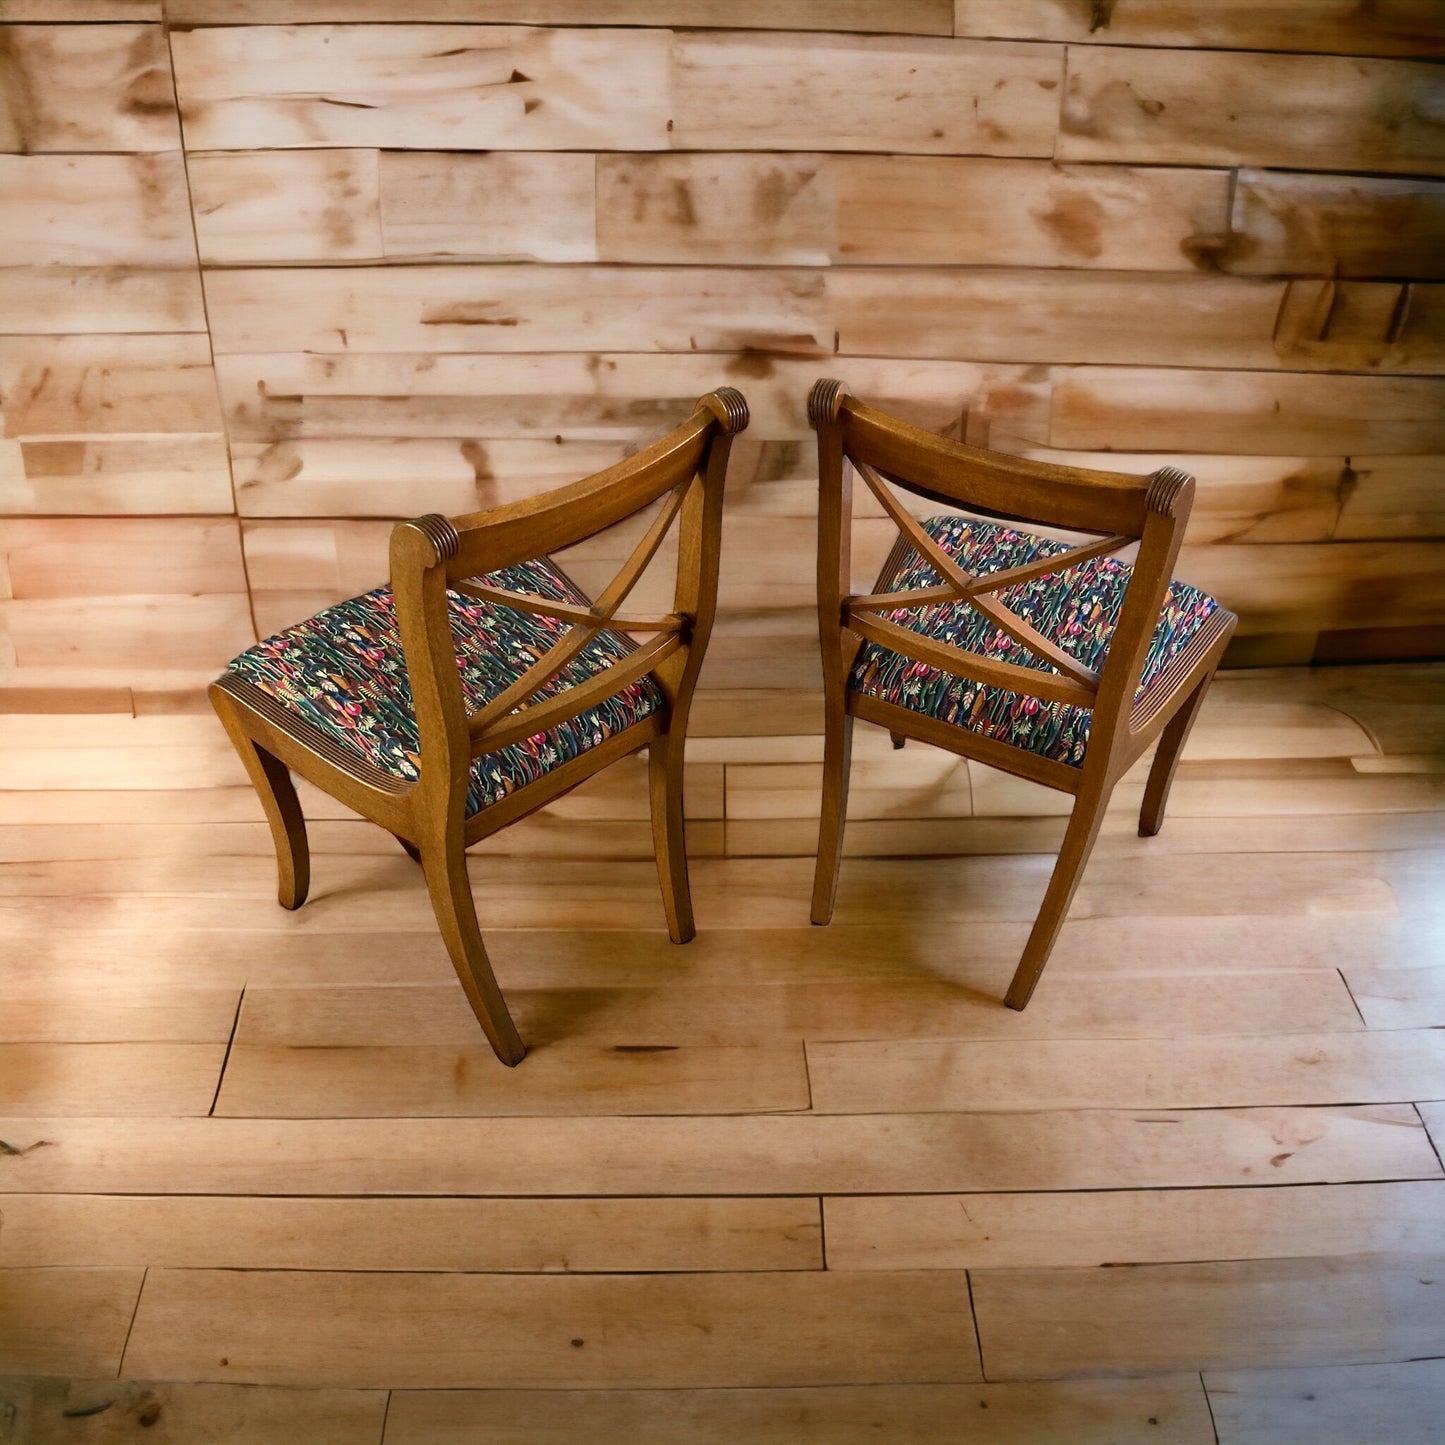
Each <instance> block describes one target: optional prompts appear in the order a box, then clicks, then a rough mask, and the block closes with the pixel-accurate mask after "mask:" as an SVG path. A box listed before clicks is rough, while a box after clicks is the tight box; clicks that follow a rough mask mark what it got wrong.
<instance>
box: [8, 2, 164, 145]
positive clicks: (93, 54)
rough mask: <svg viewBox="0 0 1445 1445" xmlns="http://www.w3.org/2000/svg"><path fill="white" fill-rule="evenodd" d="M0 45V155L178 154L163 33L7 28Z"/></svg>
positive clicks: (124, 28)
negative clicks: (0, 76)
mask: <svg viewBox="0 0 1445 1445" xmlns="http://www.w3.org/2000/svg"><path fill="white" fill-rule="evenodd" d="M5 18H6V19H7V20H9V19H11V18H12V7H7V8H6V14H5ZM13 18H15V19H21V18H23V17H21V16H18V15H16V16H14V17H13ZM34 18H36V19H41V18H44V19H50V18H55V19H90V18H92V17H90V16H85V15H82V16H68V17H66V16H54V17H52V16H50V15H46V16H43V17H42V16H36V17H34ZM94 18H97V19H100V18H110V17H100V16H97V17H94ZM155 18H157V19H158V18H159V17H158V16H157V17H155ZM0 40H3V49H0V55H3V60H4V65H5V74H6V80H7V84H6V93H5V100H4V103H3V107H0V151H19V152H23V153H25V154H33V153H35V152H37V151H174V150H178V149H179V148H180V143H181V137H180V130H179V127H178V126H177V124H176V104H175V96H174V94H173V92H172V90H171V68H170V60H169V57H168V55H167V52H166V38H165V32H164V31H163V30H162V29H161V27H160V26H159V25H7V26H6V27H5V30H4V32H3V35H0Z"/></svg>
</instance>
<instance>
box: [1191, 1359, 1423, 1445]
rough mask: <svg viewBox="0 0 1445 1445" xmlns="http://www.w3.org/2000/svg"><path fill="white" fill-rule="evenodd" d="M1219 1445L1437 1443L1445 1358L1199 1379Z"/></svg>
mask: <svg viewBox="0 0 1445 1445" xmlns="http://www.w3.org/2000/svg"><path fill="white" fill-rule="evenodd" d="M1204 1384H1205V1388H1206V1389H1207V1391H1208V1393H1209V1408H1210V1411H1211V1413H1212V1414H1213V1417H1214V1423H1215V1427H1216V1428H1217V1430H1218V1431H1219V1445H1359V1442H1361V1441H1367V1440H1380V1441H1389V1442H1390V1445H1438V1441H1439V1439H1440V1434H1441V1428H1440V1427H1441V1421H1442V1420H1445V1359H1435V1360H1412V1361H1410V1362H1409V1363H1407V1364H1398V1365H1333V1366H1328V1365H1327V1366H1323V1367H1306V1368H1302V1369H1294V1370H1229V1371H1225V1370H1220V1371H1210V1372H1209V1373H1207V1374H1206V1375H1205V1376H1204Z"/></svg>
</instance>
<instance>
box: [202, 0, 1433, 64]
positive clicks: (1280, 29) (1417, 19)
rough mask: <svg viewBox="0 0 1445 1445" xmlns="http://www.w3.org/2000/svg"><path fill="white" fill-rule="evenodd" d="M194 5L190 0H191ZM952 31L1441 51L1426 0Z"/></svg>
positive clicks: (1309, 0)
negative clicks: (1361, 6)
mask: <svg viewBox="0 0 1445 1445" xmlns="http://www.w3.org/2000/svg"><path fill="white" fill-rule="evenodd" d="M190 3H196V0H190ZM954 26H955V30H954V33H955V34H957V35H980V36H982V35H1004V36H1013V37H1015V38H1027V39H1031V40H1032V39H1039V40H1068V41H1088V42H1092V43H1095V44H1101V45H1112V44H1117V45H1170V46H1180V47H1191V46H1206V47H1217V48H1220V49H1224V50H1316V51H1325V52H1334V53H1336V54H1342V55H1440V54H1441V53H1442V51H1445V40H1442V37H1441V33H1440V26H1439V16H1438V14H1437V12H1436V10H1435V8H1434V5H1433V3H1432V0H1385V3H1383V4H1374V5H1371V6H1370V8H1369V9H1368V10H1361V9H1360V7H1359V6H1358V5H1354V4H1351V3H1349V0H1291V3H1290V4H1288V5H1287V6H1277V5H1260V4H1258V3H1256V0H1211V3H1210V5H1209V6H1208V7H1202V6H1201V7H1197V8H1190V9H1188V10H1183V9H1181V8H1180V7H1179V6H1178V5H1177V4H1175V3H1174V0H1114V3H1112V4H1111V5H1110V6H1109V8H1108V9H1107V11H1101V10H1099V9H1098V8H1096V7H1095V6H1094V5H1092V4H1091V3H1090V0H956V3H955V6H954Z"/></svg>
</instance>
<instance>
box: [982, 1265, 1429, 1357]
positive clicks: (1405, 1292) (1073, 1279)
mask: <svg viewBox="0 0 1445 1445" xmlns="http://www.w3.org/2000/svg"><path fill="white" fill-rule="evenodd" d="M1439 1275H1440V1269H1439V1254H1438V1252H1432V1253H1430V1254H1428V1255H1424V1256H1418V1257H1400V1256H1385V1257H1381V1256H1368V1255H1367V1256H1356V1257H1353V1258H1348V1259H1275V1260H1241V1261H1227V1262H1223V1263H1217V1264H1155V1265H1141V1266H1139V1267H1138V1268H1136V1269H1065V1270H979V1271H976V1272H974V1273H973V1274H972V1275H971V1276H970V1278H971V1279H972V1281H973V1301H974V1307H975V1309H976V1310H977V1314H978V1328H979V1337H980V1340H981V1341H982V1345H983V1359H984V1368H985V1370H986V1371H987V1372H988V1374H990V1375H996V1376H998V1377H999V1378H1000V1379H1017V1378H1027V1379H1039V1378H1050V1377H1057V1376H1061V1375H1072V1374H1115V1373H1121V1372H1122V1370H1121V1366H1124V1368H1128V1369H1139V1368H1145V1369H1150V1370H1174V1369H1204V1370H1229V1369H1259V1368H1272V1367H1280V1366H1289V1365H1295V1364H1316V1365H1323V1364H1373V1363H1377V1362H1378V1363H1387V1362H1392V1361H1400V1360H1408V1359H1411V1358H1413V1357H1417V1356H1420V1355H1423V1354H1426V1353H1428V1351H1429V1350H1430V1348H1431V1347H1432V1346H1431V1341H1433V1340H1438V1339H1439V1337H1440V1330H1441V1327H1442V1323H1445V1305H1442V1303H1441V1293H1442V1291H1441V1290H1440V1287H1439V1282H1438V1281H1439ZM1126 1361H1127V1362H1128V1363H1127V1365H1126V1366H1125V1365H1124V1362H1126Z"/></svg>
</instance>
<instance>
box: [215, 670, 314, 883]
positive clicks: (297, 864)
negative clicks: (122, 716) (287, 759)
mask: <svg viewBox="0 0 1445 1445" xmlns="http://www.w3.org/2000/svg"><path fill="white" fill-rule="evenodd" d="M211 704H212V706H213V707H214V708H215V709H216V715H217V716H218V717H219V718H220V719H221V723H222V725H223V726H224V727H225V729H226V733H227V735H228V736H229V737H230V739H231V742H232V745H233V746H234V747H235V749H236V752H237V753H238V754H239V755H240V758H241V762H242V763H243V764H244V765H245V768H246V772H247V774H248V775H249V776H250V779H251V784H252V786H253V787H254V788H255V789H256V795H257V797H259V798H260V800H261V808H262V810H263V811H264V812H265V814H266V821H267V822H268V823H269V824H270V825H271V841H272V842H273V843H274V844H275V846H276V878H277V887H276V897H277V899H278V901H279V902H280V904H281V907H282V908H291V909H295V908H300V907H301V905H302V904H303V903H305V902H306V894H307V891H308V889H309V888H310V887H311V849H310V848H309V847H308V846H307V842H306V816H305V814H304V813H302V811H301V803H300V800H299V799H298V798H297V797H296V785H295V784H294V783H293V782H292V781H291V774H290V772H289V771H288V770H287V768H286V764H285V763H283V762H282V761H281V759H280V758H278V757H276V756H275V755H274V754H272V753H268V752H267V751H266V749H265V748H263V747H262V746H261V745H260V743H258V742H257V741H256V740H255V739H254V738H252V737H251V735H250V734H249V733H248V732H247V731H246V730H245V728H244V727H243V726H242V724H241V720H240V718H239V717H238V716H237V715H236V711H235V708H234V706H233V704H232V702H231V698H230V695H229V694H228V693H227V692H226V691H225V690H224V689H222V688H212V689H211Z"/></svg>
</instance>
